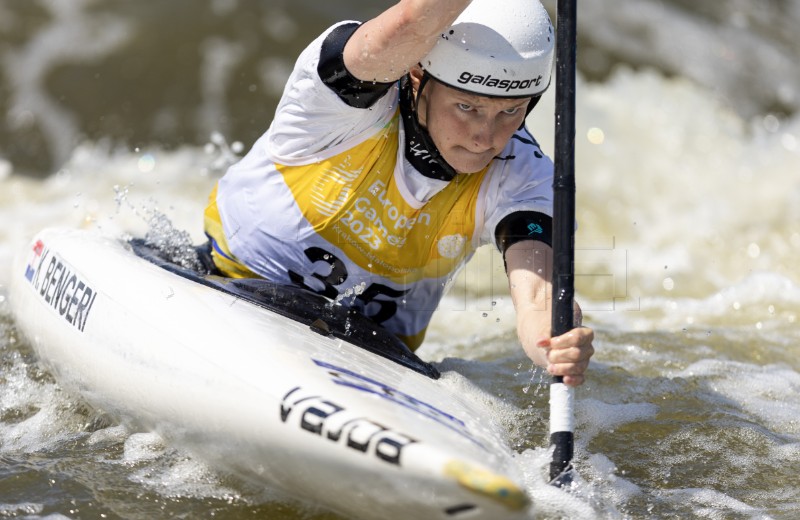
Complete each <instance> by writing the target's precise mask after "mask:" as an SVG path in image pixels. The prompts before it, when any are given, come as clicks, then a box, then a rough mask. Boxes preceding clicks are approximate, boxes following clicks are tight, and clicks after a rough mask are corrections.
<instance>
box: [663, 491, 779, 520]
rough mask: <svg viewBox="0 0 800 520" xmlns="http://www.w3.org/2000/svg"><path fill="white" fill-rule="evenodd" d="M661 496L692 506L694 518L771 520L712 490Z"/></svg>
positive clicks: (751, 508)
mask: <svg viewBox="0 0 800 520" xmlns="http://www.w3.org/2000/svg"><path fill="white" fill-rule="evenodd" d="M659 494H660V495H662V496H664V497H667V498H669V499H670V500H671V501H674V502H676V503H684V504H691V507H692V514H693V517H694V518H698V519H701V518H702V519H706V518H707V519H710V520H725V519H728V518H732V517H737V518H738V517H739V515H746V516H747V518H749V519H751V520H769V519H771V518H772V517H771V516H769V515H767V514H765V513H764V512H763V511H761V510H759V509H757V508H754V507H752V506H749V505H747V504H745V503H744V502H741V501H739V500H736V499H735V498H732V497H730V496H728V495H726V494H725V493H720V492H718V491H714V490H712V489H675V490H662V491H661V492H659Z"/></svg>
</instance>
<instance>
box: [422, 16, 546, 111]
mask: <svg viewBox="0 0 800 520" xmlns="http://www.w3.org/2000/svg"><path fill="white" fill-rule="evenodd" d="M554 48H555V35H554V34H553V24H552V23H550V16H549V15H548V14H547V11H546V10H545V8H544V6H542V4H541V3H539V1H538V0H501V1H499V2H498V1H497V0H473V1H472V3H471V4H470V5H469V6H467V8H466V9H465V10H464V11H463V12H462V13H461V15H459V17H458V18H456V20H455V22H453V25H452V26H451V27H450V29H448V30H447V31H445V32H444V33H443V34H442V36H441V38H439V39H438V40H437V42H436V45H435V46H434V47H433V49H432V50H431V52H430V53H429V54H428V55H427V56H426V57H425V58H423V60H422V63H421V65H422V68H423V69H424V70H425V71H427V72H428V74H430V75H431V76H432V77H434V78H436V79H437V80H439V81H441V82H442V83H444V84H446V85H448V86H451V87H454V88H458V89H461V90H466V91H468V92H472V93H475V94H480V95H482V96H490V97H503V98H516V97H529V96H538V95H540V94H541V93H542V92H544V91H545V90H546V89H547V87H548V85H549V84H550V73H551V70H552V68H553V49H554Z"/></svg>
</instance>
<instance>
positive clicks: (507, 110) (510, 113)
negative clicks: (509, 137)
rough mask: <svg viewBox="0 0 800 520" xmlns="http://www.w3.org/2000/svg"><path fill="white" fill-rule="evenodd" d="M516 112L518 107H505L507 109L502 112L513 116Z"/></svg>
mask: <svg viewBox="0 0 800 520" xmlns="http://www.w3.org/2000/svg"><path fill="white" fill-rule="evenodd" d="M517 112H519V107H514V108H507V109H505V110H503V113H504V114H506V115H509V116H513V115H514V114H516V113H517Z"/></svg>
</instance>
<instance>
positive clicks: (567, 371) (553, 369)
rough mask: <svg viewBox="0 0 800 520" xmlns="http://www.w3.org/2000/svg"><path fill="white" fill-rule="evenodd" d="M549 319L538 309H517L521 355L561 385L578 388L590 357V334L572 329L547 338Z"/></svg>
mask: <svg viewBox="0 0 800 520" xmlns="http://www.w3.org/2000/svg"><path fill="white" fill-rule="evenodd" d="M550 331H551V317H550V313H549V312H545V311H542V310H527V312H526V309H519V310H518V313H517V333H518V334H519V339H520V342H521V343H522V348H523V349H524V350H525V353H526V354H527V355H528V357H529V358H531V359H532V360H533V361H534V362H535V363H536V364H538V365H540V366H544V367H546V368H547V371H548V372H549V373H550V374H552V375H554V376H563V378H564V384H566V385H568V386H579V385H581V384H583V382H584V380H585V373H586V369H587V368H588V367H589V360H590V359H591V357H592V355H593V354H594V346H593V345H592V341H593V340H594V331H593V330H592V329H590V328H588V327H580V326H579V327H576V328H574V329H572V330H570V331H568V332H566V333H565V334H562V335H561V336H556V337H551V335H550Z"/></svg>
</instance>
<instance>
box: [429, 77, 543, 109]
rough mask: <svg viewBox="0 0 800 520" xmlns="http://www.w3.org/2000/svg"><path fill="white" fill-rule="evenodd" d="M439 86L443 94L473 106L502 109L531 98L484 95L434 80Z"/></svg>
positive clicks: (526, 102) (515, 105)
mask: <svg viewBox="0 0 800 520" xmlns="http://www.w3.org/2000/svg"><path fill="white" fill-rule="evenodd" d="M433 83H435V84H436V86H437V87H438V88H441V89H442V94H443V95H444V96H447V97H448V98H450V99H452V100H453V101H456V102H459V103H466V104H469V105H473V106H490V107H497V108H501V109H508V108H514V107H523V106H526V105H527V104H528V102H529V101H530V100H531V98H501V97H494V96H482V95H480V94H475V93H474V92H467V91H465V90H461V89H458V88H454V87H451V86H449V85H445V84H444V83H441V82H439V81H434V82H433Z"/></svg>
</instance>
